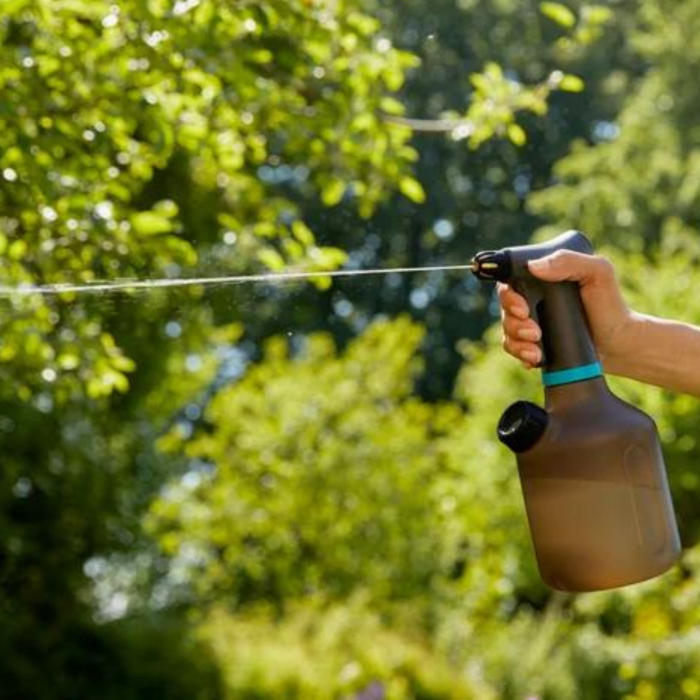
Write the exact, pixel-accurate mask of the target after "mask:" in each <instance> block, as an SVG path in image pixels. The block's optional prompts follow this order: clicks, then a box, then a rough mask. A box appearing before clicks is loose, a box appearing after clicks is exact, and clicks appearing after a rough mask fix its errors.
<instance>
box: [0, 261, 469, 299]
mask: <svg viewBox="0 0 700 700" xmlns="http://www.w3.org/2000/svg"><path fill="white" fill-rule="evenodd" d="M473 269H474V264H473V263H470V264H468V265H436V266H431V267H393V268H374V269H370V270H331V271H328V272H321V271H316V272H305V271H299V272H278V273H264V274H259V275H227V276H222V277H180V278H172V279H170V278H159V279H146V280H138V279H132V280H116V281H113V282H110V281H106V280H97V281H95V282H86V283H82V284H72V283H57V284H41V285H32V284H27V285H22V284H20V285H17V286H11V285H0V297H16V296H29V295H31V294H43V295H45V296H53V295H59V294H67V293H73V294H97V293H101V294H108V293H110V292H131V291H134V292H137V291H147V290H151V289H165V288H172V287H194V286H215V285H218V286H221V285H233V284H253V283H268V284H277V283H281V282H293V281H297V280H308V279H313V278H319V277H360V276H369V275H387V274H390V273H396V274H405V273H410V272H448V271H453V270H473Z"/></svg>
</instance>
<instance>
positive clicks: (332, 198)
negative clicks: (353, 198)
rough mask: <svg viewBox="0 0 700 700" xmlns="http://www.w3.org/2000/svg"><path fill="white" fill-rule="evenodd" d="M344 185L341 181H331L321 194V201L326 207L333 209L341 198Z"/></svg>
mask: <svg viewBox="0 0 700 700" xmlns="http://www.w3.org/2000/svg"><path fill="white" fill-rule="evenodd" d="M344 194H345V183H344V182H343V181H342V180H331V181H330V182H329V183H328V184H327V185H326V186H325V187H324V188H323V192H321V201H322V202H323V203H324V204H325V205H326V206H327V207H333V206H335V205H336V204H338V202H340V200H341V199H342V198H343V195H344Z"/></svg>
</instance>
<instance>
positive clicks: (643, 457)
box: [475, 231, 681, 591]
mask: <svg viewBox="0 0 700 700" xmlns="http://www.w3.org/2000/svg"><path fill="white" fill-rule="evenodd" d="M561 248H567V249H570V250H576V251H578V252H582V253H588V254H590V253H592V246H591V244H590V242H589V241H588V239H587V238H586V237H585V236H584V235H583V234H582V233H580V232H578V231H570V232H567V233H565V234H562V235H561V236H558V237H557V238H555V239H553V240H551V241H548V242H546V243H544V244H536V245H531V246H519V247H513V248H505V249H503V250H501V251H488V252H484V253H480V254H479V255H477V256H476V258H475V274H476V275H477V276H478V277H480V278H482V279H498V280H502V281H506V282H508V283H509V284H511V285H512V286H513V287H514V288H515V289H517V290H518V291H519V292H520V293H522V294H523V295H524V296H525V297H526V298H527V300H528V303H529V306H530V309H531V312H532V314H533V317H534V318H535V319H536V320H537V321H538V323H539V324H540V326H541V328H542V350H543V362H542V363H541V367H542V371H543V374H542V378H543V383H544V393H545V407H544V409H542V408H540V407H539V406H537V405H535V404H532V403H529V402H526V401H518V402H516V403H514V404H513V405H511V406H510V407H509V408H507V409H506V411H505V412H504V413H503V415H502V416H501V419H500V421H499V424H498V437H499V439H500V440H501V441H502V442H504V443H505V444H506V445H508V446H509V447H510V448H511V449H512V450H513V451H514V452H515V454H516V458H517V463H518V471H519V474H520V480H521V485H522V490H523V496H524V499H525V507H526V511H527V517H528V521H529V524H530V533H531V535H532V542H533V545H534V549H535V554H536V557H537V563H538V567H539V570H540V573H541V575H542V578H543V579H544V581H545V582H546V583H548V584H549V585H550V586H552V587H553V588H556V589H559V590H562V591H596V590H602V589H607V588H616V587H618V586H625V585H627V584H631V583H636V582H638V581H643V580H645V579H648V578H651V577H653V576H657V575H659V574H661V573H663V572H664V571H666V570H667V569H668V568H669V567H670V566H672V564H673V563H674V562H675V561H676V560H677V559H678V557H679V556H680V552H681V546H680V539H679V536H678V529H677V526H676V519H675V515H674V512H673V504H672V501H671V495H670V491H669V487H668V482H667V479H666V470H665V467H664V460H663V455H662V453H661V447H660V444H659V438H658V433H657V430H656V425H655V423H654V421H653V420H652V419H651V418H650V417H649V416H648V415H647V414H646V413H644V412H643V411H640V410H639V409H638V408H635V407H634V406H632V405H630V404H628V403H626V402H625V401H622V400H621V399H620V398H618V397H617V396H615V395H614V394H613V393H612V392H611V391H610V389H609V388H608V386H607V384H606V382H605V378H604V376H603V372H602V367H601V365H600V363H599V360H598V357H597V355H596V351H595V347H594V345H593V341H592V338H591V334H590V331H589V328H588V324H587V321H586V317H585V313H584V310H583V306H582V304H581V299H580V296H579V292H578V286H577V285H576V284H575V283H572V282H560V283H546V282H542V281H540V280H538V279H537V278H535V277H533V276H532V275H530V273H529V272H528V270H527V261H528V260H532V259H534V258H538V257H543V256H544V255H548V254H550V253H552V252H554V251H555V250H558V249H561Z"/></svg>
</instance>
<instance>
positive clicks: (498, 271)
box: [471, 250, 512, 282]
mask: <svg viewBox="0 0 700 700" xmlns="http://www.w3.org/2000/svg"><path fill="white" fill-rule="evenodd" d="M471 265H472V272H473V273H474V274H475V275H476V276H477V277H478V278H479V279H480V280H493V281H496V282H504V281H505V280H507V279H508V278H509V277H510V275H511V272H512V269H511V268H512V265H511V260H510V255H508V253H507V252H506V251H504V250H484V251H482V252H481V253H477V254H476V255H475V256H474V257H473V258H472V262H471Z"/></svg>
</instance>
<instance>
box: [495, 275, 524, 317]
mask: <svg viewBox="0 0 700 700" xmlns="http://www.w3.org/2000/svg"><path fill="white" fill-rule="evenodd" d="M496 293H497V294H498V300H499V302H500V303H501V307H502V308H503V310H504V311H505V312H506V313H510V314H512V315H513V316H515V317H516V318H522V319H525V318H528V317H529V315H530V308H529V306H528V304H527V301H526V300H525V297H524V296H522V295H521V294H518V292H516V291H515V290H514V289H513V288H512V287H510V286H509V285H507V284H505V283H504V282H498V283H497V284H496Z"/></svg>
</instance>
